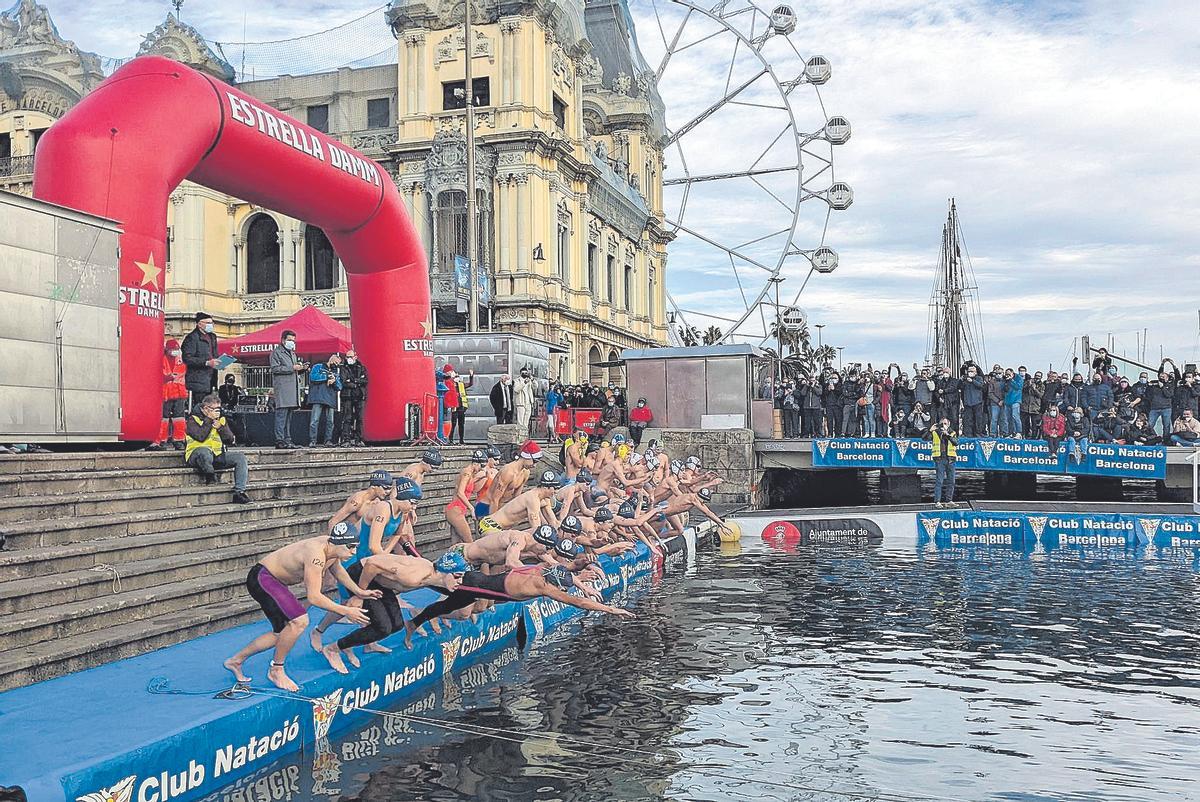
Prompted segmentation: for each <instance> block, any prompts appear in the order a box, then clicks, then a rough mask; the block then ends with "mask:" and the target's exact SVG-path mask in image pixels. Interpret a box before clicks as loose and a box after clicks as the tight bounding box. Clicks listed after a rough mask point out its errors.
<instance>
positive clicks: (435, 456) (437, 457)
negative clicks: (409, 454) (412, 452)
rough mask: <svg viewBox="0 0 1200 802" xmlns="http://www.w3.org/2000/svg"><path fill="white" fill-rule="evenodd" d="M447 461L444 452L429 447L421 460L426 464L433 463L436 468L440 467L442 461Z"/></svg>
mask: <svg viewBox="0 0 1200 802" xmlns="http://www.w3.org/2000/svg"><path fill="white" fill-rule="evenodd" d="M445 461H446V460H445V459H444V458H443V457H442V452H440V451H438V450H437V449H436V448H431V449H428V450H427V451H426V452H425V453H424V454H422V455H421V462H424V463H425V464H426V465H431V466H433V467H434V468H440V467H441V465H442V463H443V462H445Z"/></svg>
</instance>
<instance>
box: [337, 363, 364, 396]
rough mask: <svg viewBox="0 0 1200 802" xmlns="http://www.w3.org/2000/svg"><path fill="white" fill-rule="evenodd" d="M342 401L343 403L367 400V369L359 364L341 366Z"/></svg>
mask: <svg viewBox="0 0 1200 802" xmlns="http://www.w3.org/2000/svg"><path fill="white" fill-rule="evenodd" d="M342 399H343V400H345V401H366V400H367V367H366V365H364V364H363V363H361V362H355V363H354V364H353V365H351V364H350V363H349V362H347V363H346V364H345V365H342Z"/></svg>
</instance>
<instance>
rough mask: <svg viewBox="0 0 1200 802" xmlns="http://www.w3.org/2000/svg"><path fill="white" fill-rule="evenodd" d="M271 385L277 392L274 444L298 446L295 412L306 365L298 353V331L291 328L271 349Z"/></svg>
mask: <svg viewBox="0 0 1200 802" xmlns="http://www.w3.org/2000/svg"><path fill="white" fill-rule="evenodd" d="M270 366H271V388H272V392H273V393H274V396H275V447H276V448H296V444H295V443H293V442H292V415H293V414H295V412H296V409H297V408H299V406H300V377H301V375H303V373H304V372H305V371H306V370H307V367H306V366H305V364H304V363H303V362H301V361H300V358H299V357H297V356H296V332H294V331H292V330H290V329H288V330H287V331H285V332H283V335H282V336H281V337H280V338H279V345H277V346H275V349H274V350H273V351H271V359H270Z"/></svg>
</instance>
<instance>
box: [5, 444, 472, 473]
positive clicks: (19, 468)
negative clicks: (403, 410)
mask: <svg viewBox="0 0 1200 802" xmlns="http://www.w3.org/2000/svg"><path fill="white" fill-rule="evenodd" d="M475 447H476V446H473V445H465V446H457V445H456V446H440V447H439V448H440V450H441V452H442V455H443V456H444V457H446V459H447V461H450V460H452V459H458V460H465V459H467V458H468V457H469V455H470V453H471V451H472V449H473V448H475ZM239 450H241V451H242V452H243V453H244V454H245V455H246V459H247V461H248V462H249V463H250V464H251V465H266V464H275V463H283V462H297V461H300V460H301V459H303V460H306V461H309V462H336V461H340V460H345V459H347V458H352V459H355V460H365V461H369V462H380V463H391V464H393V465H398V466H400V467H403V466H404V465H407V464H409V463H410V462H416V461H417V460H418V459H420V456H421V453H422V452H423V451H424V450H425V449H424V447H414V446H385V447H380V448H353V449H343V448H311V449H299V450H296V451H284V450H281V449H274V448H246V449H239ZM182 459H183V457H182V455H181V454H180V452H177V451H157V452H152V451H92V452H59V453H52V454H16V455H14V454H3V455H0V474H26V475H27V474H34V473H55V472H60V473H62V472H73V471H122V470H139V469H146V470H149V469H158V470H164V469H171V468H178V467H179V464H180V461H181V460H182Z"/></svg>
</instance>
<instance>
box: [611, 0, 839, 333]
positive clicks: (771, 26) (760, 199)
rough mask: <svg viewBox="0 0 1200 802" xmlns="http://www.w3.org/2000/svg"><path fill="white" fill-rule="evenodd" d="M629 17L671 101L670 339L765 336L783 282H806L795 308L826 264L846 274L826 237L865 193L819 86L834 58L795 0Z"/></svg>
mask: <svg viewBox="0 0 1200 802" xmlns="http://www.w3.org/2000/svg"><path fill="white" fill-rule="evenodd" d="M630 11H631V14H632V15H633V17H634V21H635V26H636V29H637V31H638V35H637V39H638V45H639V47H640V48H641V49H642V53H643V54H644V55H645V56H646V59H647V62H648V69H649V70H650V71H651V74H652V76H653V77H654V79H655V81H656V83H657V87H658V91H659V94H660V96H661V97H662V99H663V102H664V105H665V106H666V122H667V133H666V136H665V138H664V140H663V160H664V168H663V210H664V216H665V223H666V228H667V230H668V231H670V232H671V233H672V234H673V235H674V237H675V239H674V240H673V241H672V243H671V244H670V245H669V246H668V256H669V262H668V270H667V276H668V278H667V297H668V303H669V304H670V306H671V308H672V309H673V310H674V314H673V316H672V317H673V319H674V323H675V325H672V326H671V334H672V339H673V340H674V341H676V342H679V341H680V334H679V332H680V331H681V330H683V331H701V332H703V331H705V329H708V328H709V327H711V326H715V327H717V328H719V329H720V330H721V334H720V336H719V337H718V338H717V339H716V340H715V341H717V342H722V341H742V342H745V341H760V342H761V341H763V340H765V339H766V337H767V335H768V332H769V331H770V326H771V323H769V322H768V321H774V320H775V315H776V312H775V310H774V308H772V307H774V306H776V305H777V304H778V303H779V299H778V298H777V297H773V296H777V295H778V292H779V283H780V282H781V281H782V280H783V279H785V278H787V277H789V276H791V277H795V278H800V276H803V279H802V284H801V285H800V287H799V288H798V289H797V290H796V291H795V293H794V296H793V294H792V292H791V288H790V287H788V288H787V290H786V294H787V295H788V296H789V297H791V298H792V300H791V304H795V302H796V299H798V298H799V295H800V292H801V291H802V290H803V288H804V286H805V285H806V284H807V283H808V280H809V279H810V278H811V277H812V274H813V273H814V272H815V273H832V272H833V271H834V270H835V269H836V268H837V264H838V255H837V252H836V251H835V250H834V249H832V248H830V247H829V246H827V245H826V244H825V235H826V232H827V230H828V227H829V220H830V216H831V214H832V213H833V212H834V211H836V210H842V209H846V208H849V206H850V205H851V203H853V200H854V193H853V191H852V190H851V188H850V186H849V185H848V184H846V183H844V182H841V181H837V180H835V178H834V169H833V151H834V149H835V148H836V146H838V145H842V144H844V143H845V142H847V141H848V140H849V139H850V123H849V122H848V121H847V120H846V118H844V117H840V116H830V115H828V114H827V113H826V110H825V105H824V103H823V102H822V100H821V96H820V92H819V91H818V87H819V86H821V85H823V84H825V83H826V82H828V81H829V79H830V77H831V75H832V69H831V66H830V63H829V61H828V59H826V58H824V57H823V56H819V55H813V56H809V57H805V56H803V55H801V52H800V49H799V48H798V47H797V46H796V44H795V43H794V42H793V41H792V36H791V35H792V33H793V31H794V30H795V28H796V14H795V12H794V11H793V10H792V9H791V8H790V7H789V6H785V5H779V6H775V7H774V8H770V10H768V7H766V6H762V5H761V4H760V3H757V2H752V1H751V0H721V1H720V2H716V3H715V4H709V5H702V4H700V3H697V2H691V0H630ZM793 286H794V285H793ZM784 305H789V304H788V303H787V302H786V301H785V302H784ZM765 308H771V311H770V312H769V313H768V312H767V311H765Z"/></svg>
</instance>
